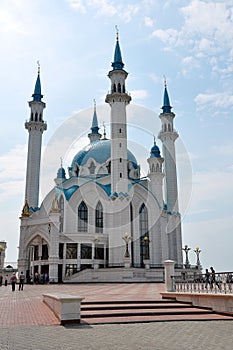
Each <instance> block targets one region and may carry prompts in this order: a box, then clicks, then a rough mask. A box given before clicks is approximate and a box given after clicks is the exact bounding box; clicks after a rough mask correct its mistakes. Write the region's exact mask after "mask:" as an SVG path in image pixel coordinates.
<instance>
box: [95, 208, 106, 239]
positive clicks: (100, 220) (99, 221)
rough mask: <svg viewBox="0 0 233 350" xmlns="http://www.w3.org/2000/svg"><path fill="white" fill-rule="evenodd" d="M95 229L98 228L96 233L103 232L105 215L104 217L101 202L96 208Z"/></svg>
mask: <svg viewBox="0 0 233 350" xmlns="http://www.w3.org/2000/svg"><path fill="white" fill-rule="evenodd" d="M95 227H96V232H103V227H104V215H103V206H102V204H101V203H100V202H98V204H97V206H96V208H95Z"/></svg>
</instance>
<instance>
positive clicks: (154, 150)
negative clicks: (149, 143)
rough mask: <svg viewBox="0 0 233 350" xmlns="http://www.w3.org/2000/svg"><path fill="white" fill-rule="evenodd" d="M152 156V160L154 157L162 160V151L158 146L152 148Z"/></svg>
mask: <svg viewBox="0 0 233 350" xmlns="http://www.w3.org/2000/svg"><path fill="white" fill-rule="evenodd" d="M150 156H151V158H152V157H156V158H161V155H160V150H159V147H158V146H157V145H154V146H153V147H152V148H151V151H150Z"/></svg>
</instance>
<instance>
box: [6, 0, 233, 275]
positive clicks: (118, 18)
mask: <svg viewBox="0 0 233 350" xmlns="http://www.w3.org/2000/svg"><path fill="white" fill-rule="evenodd" d="M210 14H211V15H210ZM116 25H117V27H118V30H119V40H120V47H121V52H122V58H123V61H124V63H125V70H126V71H127V72H128V73H129V75H128V78H127V90H128V91H129V92H130V94H131V96H132V102H131V106H129V108H128V122H129V125H128V134H129V144H128V146H129V149H131V150H132V151H133V153H134V154H135V156H136V157H137V159H138V160H139V163H141V164H142V165H143V166H142V175H143V176H146V175H147V172H148V165H147V162H146V158H148V157H149V153H150V148H151V147H152V145H153V135H155V136H157V135H158V133H159V131H160V119H159V117H158V116H159V114H160V112H161V106H162V102H163V90H164V77H166V81H167V87H168V92H169V97H170V101H171V105H172V107H173V112H174V113H175V114H176V117H175V120H174V124H175V129H176V130H177V131H178V133H179V139H178V140H177V141H176V149H177V171H178V182H179V194H180V210H181V214H182V238H183V246H184V245H185V244H187V245H188V246H189V247H190V248H191V250H190V253H189V259H190V262H191V263H192V264H195V262H196V255H195V253H194V249H195V248H196V247H197V246H198V247H199V248H200V249H201V254H200V260H201V263H202V266H203V268H209V267H210V266H214V267H215V270H216V271H218V272H220V271H232V270H233V266H232V247H233V211H232V198H233V186H232V180H233V138H232V130H233V83H232V80H233V49H232V42H233V1H232V0H228V1H220V0H219V1H209V0H167V1H166V0H144V1H143V0H142V1H137V0H134V1H127V0H125V1H123V0H117V1H115V0H86V1H82V0H33V1H31V0H1V1H0V42H1V48H0V52H1V54H0V100H1V103H0V115H1V129H0V137H1V148H0V209H1V210H0V222H1V231H0V241H1V240H4V241H6V242H7V249H6V261H7V262H15V261H16V260H17V254H18V249H17V246H18V240H19V225H20V220H19V217H20V214H21V211H22V207H23V204H24V196H25V193H24V192H25V177H26V158H27V141H28V132H27V130H25V127H24V123H25V121H26V120H28V118H29V116H30V110H29V106H28V101H30V100H31V99H32V98H31V95H32V93H33V90H34V86H35V81H36V77H37V69H38V68H37V61H38V60H39V62H40V69H41V84H42V94H43V95H44V97H43V101H44V102H45V103H46V109H45V111H44V120H46V122H47V124H48V130H47V131H45V132H44V134H43V149H42V165H41V192H40V203H41V201H42V199H43V197H44V195H45V194H46V193H47V192H48V190H50V189H52V188H53V186H54V185H55V184H54V181H53V179H54V178H55V177H56V173H57V169H58V168H59V167H60V157H62V158H63V166H64V168H65V169H66V170H67V168H68V166H70V163H71V161H72V157H73V156H74V154H75V153H77V152H78V150H80V149H81V148H82V147H83V146H85V145H86V144H87V143H88V139H87V134H88V132H89V129H90V126H91V119H92V114H93V99H95V100H96V104H97V115H98V120H99V124H100V126H102V124H103V122H105V125H106V131H107V133H108V136H109V107H108V106H105V105H106V104H105V102H104V100H105V95H106V94H107V92H108V90H109V89H110V81H109V78H108V77H107V75H108V72H109V70H111V62H112V60H113V52H114V47H115V38H116V29H115V26H116ZM74 126H75V128H74ZM101 131H102V132H103V130H102V129H101ZM61 139H62V145H61V144H60V143H59V141H61ZM157 144H158V146H159V147H160V148H161V144H160V142H159V140H158V141H157Z"/></svg>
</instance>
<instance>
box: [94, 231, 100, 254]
mask: <svg viewBox="0 0 233 350" xmlns="http://www.w3.org/2000/svg"><path fill="white" fill-rule="evenodd" d="M98 242H99V236H98V235H96V236H95V238H94V243H95V256H94V259H97V243H98Z"/></svg>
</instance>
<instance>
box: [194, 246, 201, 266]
mask: <svg viewBox="0 0 233 350" xmlns="http://www.w3.org/2000/svg"><path fill="white" fill-rule="evenodd" d="M194 252H195V253H196V255H197V262H196V265H197V267H200V266H201V262H200V253H201V249H200V248H199V247H196V248H195V249H194Z"/></svg>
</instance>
